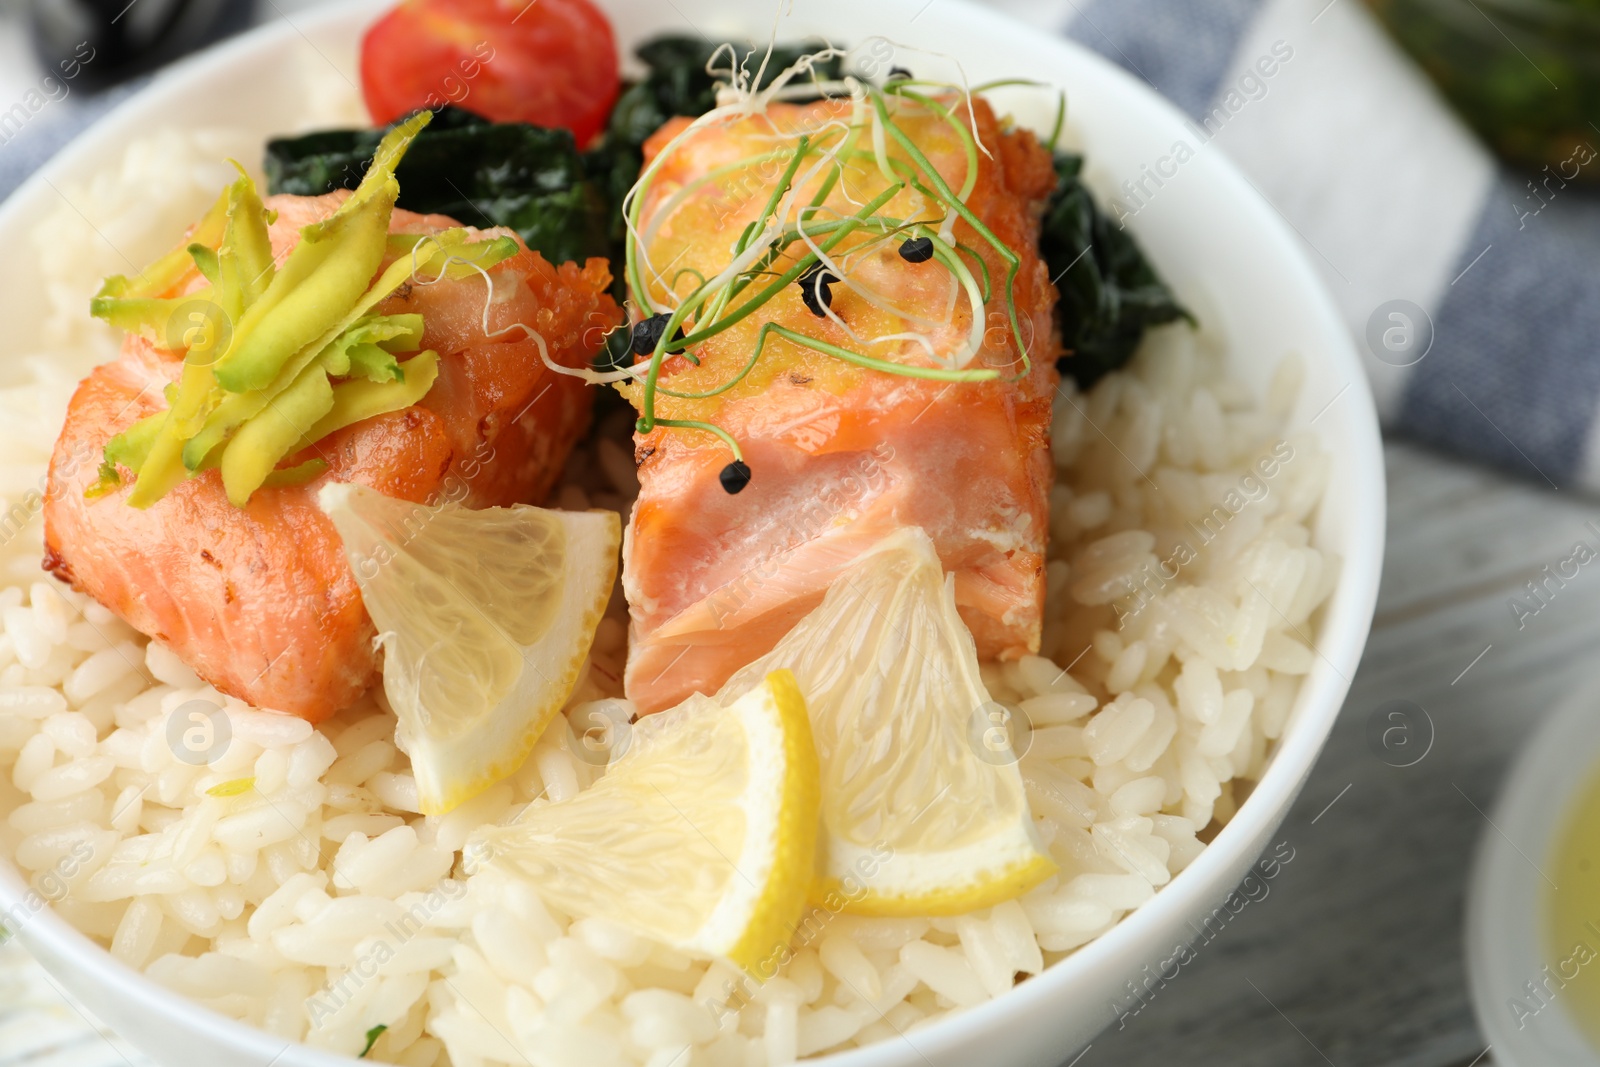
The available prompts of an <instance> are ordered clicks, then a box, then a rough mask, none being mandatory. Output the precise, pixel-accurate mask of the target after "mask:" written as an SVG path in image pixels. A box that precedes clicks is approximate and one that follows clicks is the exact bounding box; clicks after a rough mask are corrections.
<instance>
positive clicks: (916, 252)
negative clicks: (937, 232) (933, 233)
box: [900, 237, 933, 263]
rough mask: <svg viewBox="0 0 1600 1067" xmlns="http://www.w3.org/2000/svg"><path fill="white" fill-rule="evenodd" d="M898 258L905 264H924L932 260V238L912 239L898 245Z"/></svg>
mask: <svg viewBox="0 0 1600 1067" xmlns="http://www.w3.org/2000/svg"><path fill="white" fill-rule="evenodd" d="M900 258H901V259H903V260H905V261H906V262H907V263H926V262H928V260H930V259H932V258H933V238H931V237H913V238H911V239H910V240H908V241H905V242H904V243H902V244H901V245H900Z"/></svg>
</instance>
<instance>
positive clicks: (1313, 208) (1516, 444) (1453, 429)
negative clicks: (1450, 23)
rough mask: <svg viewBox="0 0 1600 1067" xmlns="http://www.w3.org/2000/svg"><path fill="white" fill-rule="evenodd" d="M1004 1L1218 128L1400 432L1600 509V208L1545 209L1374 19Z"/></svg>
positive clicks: (1357, 8)
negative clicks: (1316, 274)
mask: <svg viewBox="0 0 1600 1067" xmlns="http://www.w3.org/2000/svg"><path fill="white" fill-rule="evenodd" d="M995 3H996V6H998V7H1001V8H1003V9H1007V10H1010V11H1011V13H1012V14H1014V15H1017V16H1018V17H1021V18H1023V19H1025V20H1027V21H1029V22H1031V23H1033V24H1035V25H1037V26H1039V27H1041V28H1048V29H1051V30H1055V31H1058V32H1061V33H1064V34H1066V35H1067V36H1068V37H1071V38H1073V39H1074V40H1076V41H1078V42H1080V43H1082V44H1083V45H1085V46H1087V47H1088V48H1091V49H1093V50H1094V51H1096V52H1099V53H1100V54H1101V55H1103V56H1105V57H1106V58H1108V59H1110V60H1111V61H1112V62H1114V63H1117V64H1119V65H1121V66H1122V67H1124V68H1126V69H1127V70H1128V71H1130V72H1131V73H1133V74H1134V75H1135V76H1137V77H1140V78H1142V79H1144V80H1145V81H1146V82H1148V83H1150V84H1151V85H1152V86H1154V87H1155V88H1156V89H1157V90H1158V91H1160V92H1161V93H1162V94H1163V95H1165V96H1166V97H1168V98H1169V99H1170V100H1172V101H1173V102H1174V103H1175V104H1177V105H1178V106H1179V107H1180V108H1182V109H1183V110H1184V111H1185V112H1187V113H1188V114H1189V116H1190V117H1191V118H1192V119H1194V121H1195V122H1197V123H1204V122H1205V121H1206V119H1207V118H1208V117H1210V118H1212V120H1213V121H1212V124H1211V125H1212V126H1220V127H1221V129H1220V132H1218V133H1217V134H1216V136H1215V137H1214V142H1215V144H1216V145H1218V146H1220V147H1221V148H1222V149H1223V151H1224V152H1226V153H1227V154H1228V155H1229V156H1230V157H1231V158H1232V159H1233V160H1234V161H1235V162H1236V163H1238V164H1239V166H1240V167H1241V168H1242V169H1243V170H1244V171H1245V173H1246V175H1247V176H1248V177H1249V179H1250V181H1251V182H1252V183H1254V185H1255V186H1256V188H1257V189H1258V190H1259V191H1260V192H1261V193H1262V194H1263V195H1264V196H1265V197H1266V198H1267V200H1268V201H1270V202H1271V204H1272V205H1273V207H1275V208H1276V209H1277V210H1278V212H1279V214H1281V215H1282V216H1283V218H1284V219H1285V221H1287V222H1288V223H1289V225H1290V226H1292V227H1293V228H1294V229H1295V230H1296V231H1297V232H1298V233H1299V235H1300V237H1301V238H1302V240H1303V241H1304V243H1305V245H1306V246H1307V247H1306V250H1307V253H1308V256H1309V258H1310V259H1311V261H1312V263H1313V264H1314V265H1315V266H1316V267H1317V268H1318V269H1319V270H1320V272H1321V274H1322V277H1323V279H1324V280H1325V281H1326V283H1327V287H1328V290H1329V292H1330V293H1331V294H1332V296H1333V299H1334V301H1335V302H1336V303H1337V305H1338V306H1339V308H1340V310H1341V311H1342V312H1343V313H1344V317H1345V320H1346V322H1347V323H1348V324H1349V327H1350V330H1351V332H1352V333H1353V334H1354V336H1355V338H1356V341H1357V346H1358V348H1359V349H1360V351H1361V352H1362V355H1363V358H1364V361H1365V363H1366V366H1367V369H1368V371H1369V375H1370V377H1371V381H1372V385H1373V391H1374V393H1375V394H1376V396H1377V400H1378V408H1379V413H1380V415H1381V417H1382V419H1383V421H1384V425H1385V428H1386V430H1388V431H1389V432H1390V433H1393V434H1395V435H1400V436H1404V437H1407V438H1410V439H1413V440H1416V441H1420V442H1423V443H1425V444H1429V445H1433V446H1436V447H1438V448H1440V449H1441V450H1445V451H1449V452H1453V453H1457V454H1460V455H1463V456H1467V457H1470V458H1473V459H1477V460H1481V461H1483V462H1486V463H1491V464H1494V465H1496V466H1498V467H1501V468H1503V469H1505V470H1508V471H1512V472H1515V473H1518V474H1521V475H1524V476H1526V477H1528V478H1530V479H1532V480H1534V481H1536V482H1541V483H1546V482H1547V483H1549V484H1550V485H1552V486H1560V487H1563V488H1565V487H1575V488H1582V489H1586V490H1590V491H1595V490H1600V430H1597V419H1596V414H1597V408H1600V358H1597V356H1600V352H1597V349H1600V197H1597V196H1596V195H1595V194H1594V193H1590V192H1587V191H1584V190H1582V189H1580V188H1579V186H1578V185H1576V184H1571V185H1568V186H1566V187H1565V188H1562V187H1561V186H1560V183H1559V181H1557V182H1551V183H1548V184H1542V185H1541V186H1540V190H1539V194H1538V195H1537V196H1536V195H1535V194H1534V193H1533V192H1532V191H1531V186H1530V184H1529V182H1530V179H1531V178H1533V175H1532V174H1531V173H1530V174H1524V173H1520V172H1518V171H1515V170H1513V169H1510V168H1508V167H1506V166H1504V165H1503V164H1501V163H1499V162H1498V161H1497V160H1496V159H1495V158H1494V157H1493V156H1492V155H1491V154H1490V153H1489V151H1488V150H1487V149H1486V148H1485V147H1484V146H1483V145H1482V144H1481V143H1480V142H1479V141H1478V140H1477V139H1476V138H1475V136H1474V135H1473V134H1472V132H1471V131H1470V130H1468V129H1467V127H1466V126H1465V125H1464V124H1463V123H1462V122H1461V120H1460V119H1459V118H1458V117H1457V116H1456V115H1455V114H1454V113H1453V112H1452V111H1451V110H1450V108H1449V106H1448V104H1447V103H1446V102H1445V101H1444V99H1443V98H1442V97H1441V96H1440V94H1439V93H1438V91H1437V90H1436V89H1435V88H1434V86H1433V84H1432V83H1431V82H1429V81H1428V80H1427V78H1426V77H1425V76H1424V75H1423V73H1422V72H1421V71H1420V69H1418V68H1417V67H1416V65H1415V64H1413V63H1412V62H1411V60H1410V59H1409V58H1408V57H1407V56H1406V55H1405V54H1404V53H1403V52H1401V51H1400V49H1399V48H1398V47H1397V46H1396V45H1395V44H1394V43H1393V42H1392V41H1391V40H1390V39H1389V38H1388V37H1387V36H1386V35H1385V33H1384V31H1383V29H1382V27H1381V26H1380V25H1379V24H1378V22H1377V21H1376V20H1375V19H1374V17H1373V16H1372V14H1371V12H1370V11H1368V10H1367V8H1366V7H1365V6H1364V5H1363V4H1362V3H1361V0H995ZM1285 51H1288V52H1289V53H1290V56H1289V58H1287V59H1283V58H1282V57H1283V53H1284V52H1285ZM1269 57H1270V60H1271V61H1269V62H1267V63H1265V64H1263V63H1262V60H1263V59H1268V58H1269ZM1269 69H1270V70H1272V74H1271V75H1270V76H1263V74H1262V73H1261V72H1262V71H1265V70H1269ZM1219 108H1220V109H1223V110H1222V113H1221V114H1220V115H1218V114H1217V110H1216V109H1219ZM1222 120H1225V121H1222ZM1595 144H1596V146H1600V131H1597V132H1596V136H1595ZM1592 151H1593V149H1591V152H1592ZM1541 177H1544V176H1543V175H1541ZM1417 309H1420V311H1421V314H1420V315H1419V314H1417ZM1396 315H1398V316H1399V317H1394V316H1396ZM1386 342H1387V343H1386ZM1430 342H1431V343H1430ZM1419 356H1420V358H1418V357H1419ZM1380 357H1381V358H1380ZM1397 364H1409V365H1404V366H1402V365H1397Z"/></svg>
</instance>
